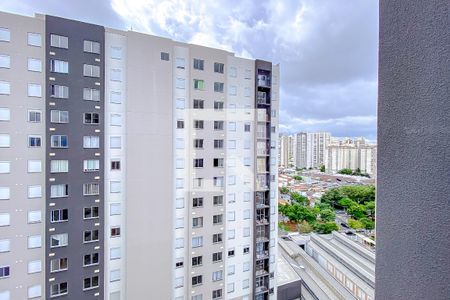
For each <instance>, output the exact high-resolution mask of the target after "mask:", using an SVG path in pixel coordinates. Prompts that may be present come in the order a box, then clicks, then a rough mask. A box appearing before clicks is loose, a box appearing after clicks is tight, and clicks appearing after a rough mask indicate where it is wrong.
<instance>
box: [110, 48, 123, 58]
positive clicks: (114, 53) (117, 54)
mask: <svg viewBox="0 0 450 300" xmlns="http://www.w3.org/2000/svg"><path fill="white" fill-rule="evenodd" d="M111 58H113V59H122V48H121V47H115V46H111Z"/></svg>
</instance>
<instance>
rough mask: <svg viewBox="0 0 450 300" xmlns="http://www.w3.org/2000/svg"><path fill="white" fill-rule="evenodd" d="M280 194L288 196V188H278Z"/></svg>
mask: <svg viewBox="0 0 450 300" xmlns="http://www.w3.org/2000/svg"><path fill="white" fill-rule="evenodd" d="M280 193H281V194H289V188H288V187H287V186H282V187H280Z"/></svg>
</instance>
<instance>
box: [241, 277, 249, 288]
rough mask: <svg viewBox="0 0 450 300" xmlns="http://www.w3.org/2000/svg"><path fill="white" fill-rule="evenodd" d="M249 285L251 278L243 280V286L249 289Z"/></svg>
mask: <svg viewBox="0 0 450 300" xmlns="http://www.w3.org/2000/svg"><path fill="white" fill-rule="evenodd" d="M249 286H250V280H248V279H245V280H242V288H243V289H248V288H249Z"/></svg>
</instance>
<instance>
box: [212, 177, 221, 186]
mask: <svg viewBox="0 0 450 300" xmlns="http://www.w3.org/2000/svg"><path fill="white" fill-rule="evenodd" d="M213 182H214V186H215V187H223V177H222V176H217V177H213Z"/></svg>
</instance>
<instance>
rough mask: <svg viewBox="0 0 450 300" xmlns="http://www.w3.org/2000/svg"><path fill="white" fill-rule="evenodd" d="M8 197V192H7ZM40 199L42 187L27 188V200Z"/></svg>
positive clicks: (32, 186)
mask: <svg viewBox="0 0 450 300" xmlns="http://www.w3.org/2000/svg"><path fill="white" fill-rule="evenodd" d="M8 196H9V190H8ZM40 197H42V186H40V185H30V186H28V198H40Z"/></svg>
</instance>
